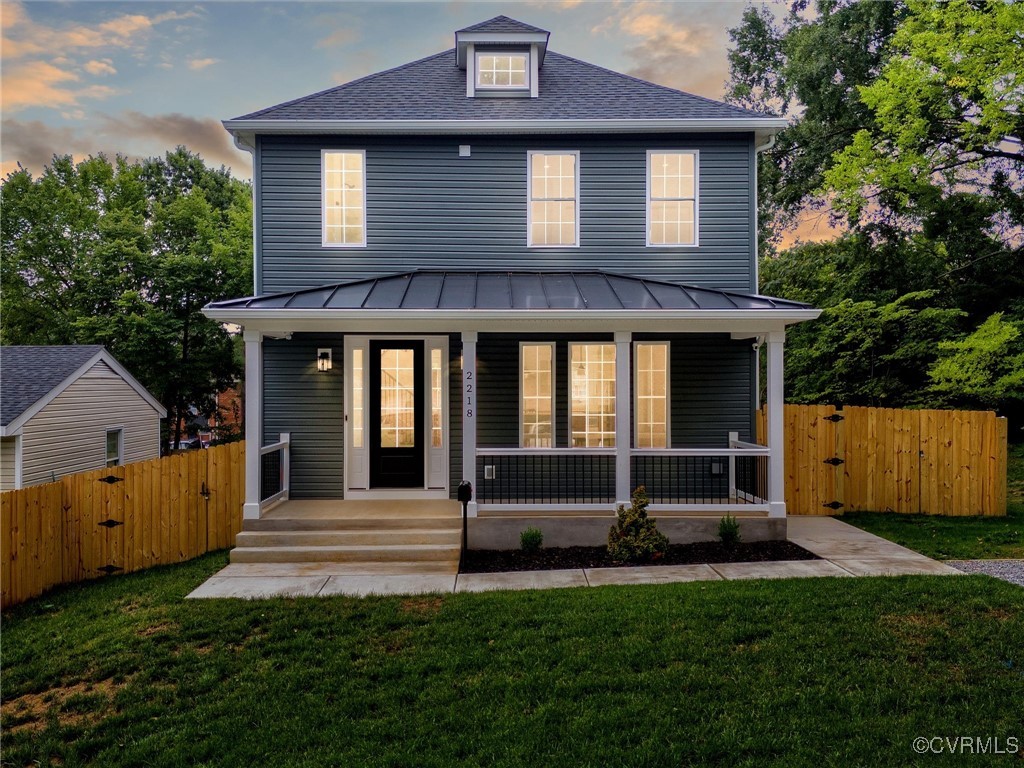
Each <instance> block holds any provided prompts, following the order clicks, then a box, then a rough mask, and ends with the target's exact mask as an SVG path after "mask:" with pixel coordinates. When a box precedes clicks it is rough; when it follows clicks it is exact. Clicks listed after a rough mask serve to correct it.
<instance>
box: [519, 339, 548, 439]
mask: <svg viewBox="0 0 1024 768" xmlns="http://www.w3.org/2000/svg"><path fill="white" fill-rule="evenodd" d="M554 362H555V345H554V344H550V343H544V344H525V343H524V344H522V345H520V347H519V380H520V389H519V391H520V392H521V393H522V402H521V407H520V429H519V434H520V444H521V445H522V447H523V448H551V447H552V446H553V445H554V443H553V442H552V437H553V434H554V431H553V428H552V424H553V419H552V414H553V413H554V387H553V379H554V367H555V366H554Z"/></svg>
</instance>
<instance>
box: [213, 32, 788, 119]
mask: <svg viewBox="0 0 1024 768" xmlns="http://www.w3.org/2000/svg"><path fill="white" fill-rule="evenodd" d="M729 119H737V120H750V119H764V120H772V121H775V122H777V121H778V117H777V116H775V115H770V114H765V113H761V112H754V111H752V110H749V109H743V108H741V107H735V106H732V105H730V104H724V103H722V102H719V101H714V100H712V99H708V98H705V97H703V96H696V95H694V94H692V93H685V92H683V91H677V90H675V89H673V88H667V87H665V86H662V85H656V84H654V83H649V82H647V81H645V80H640V79H638V78H635V77H632V76H630V75H624V74H622V73H620V72H613V71H612V70H610V69H605V68H604V67H599V66H597V65H595V64H588V63H587V62H584V61H580V60H578V59H574V58H572V57H571V56H566V55H564V54H560V53H556V52H554V51H551V50H548V51H547V54H546V57H545V59H544V66H543V67H542V68H541V70H540V83H539V92H538V95H537V97H536V98H530V99H483V98H477V99H474V98H467V97H466V73H465V71H463V70H460V69H459V68H458V66H457V65H456V50H455V49H454V48H452V49H450V50H447V51H443V52H441V53H437V54H434V55H433V56H428V57H427V58H425V59H420V60H418V61H413V62H410V63H408V64H403V65H401V66H399V67H395V68H393V69H388V70H385V71H383V72H378V73H376V74H372V75H368V76H366V77H363V78H360V79H358V80H353V81H352V82H349V83H345V84H343V85H338V86H335V87H333V88H329V89H327V90H324V91H320V92H319V93H314V94H311V95H309V96H303V97H301V98H298V99H294V100H292V101H287V102H284V103H282V104H277V105H275V106H272V107H267V108H266V109H261V110H258V111H256V112H251V113H249V114H247V115H242V116H241V117H236V118H234V120H229V121H228V123H235V122H236V121H245V120H260V121H263V120H339V121H346V120H352V121H365V120H409V121H415V120H448V121H453V120H496V121H507V120H729ZM232 127H233V128H240V127H241V126H232Z"/></svg>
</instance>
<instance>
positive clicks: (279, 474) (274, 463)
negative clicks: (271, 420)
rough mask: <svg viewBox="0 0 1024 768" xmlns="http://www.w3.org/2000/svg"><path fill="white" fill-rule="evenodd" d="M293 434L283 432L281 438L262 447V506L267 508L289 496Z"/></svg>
mask: <svg viewBox="0 0 1024 768" xmlns="http://www.w3.org/2000/svg"><path fill="white" fill-rule="evenodd" d="M290 454H291V435H290V434H289V433H288V432H282V433H281V437H280V439H279V440H278V441H277V442H276V443H272V444H271V445H265V446H263V447H262V448H260V506H261V507H263V508H265V507H268V506H270V505H271V504H273V503H274V502H276V501H280V500H282V499H287V498H288V486H289V475H290V473H291V470H290V463H291V455H290Z"/></svg>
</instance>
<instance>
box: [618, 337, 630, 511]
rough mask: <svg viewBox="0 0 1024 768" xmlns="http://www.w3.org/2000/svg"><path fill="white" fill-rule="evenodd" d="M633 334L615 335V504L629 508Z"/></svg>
mask: <svg viewBox="0 0 1024 768" xmlns="http://www.w3.org/2000/svg"><path fill="white" fill-rule="evenodd" d="M632 340H633V334H632V333H630V332H629V331H616V332H615V504H616V506H618V505H619V504H625V505H626V506H627V507H628V506H629V500H630V497H631V496H632V490H633V489H632V488H631V487H630V485H631V483H630V480H631V478H630V476H629V449H630V445H631V441H630V439H629V436H630V431H631V430H630V428H629V427H630V421H631V419H630V413H631V409H630V403H631V398H632V395H631V388H630V383H631V381H632V378H631V377H630V375H629V372H630V364H629V358H630V345H631V343H632Z"/></svg>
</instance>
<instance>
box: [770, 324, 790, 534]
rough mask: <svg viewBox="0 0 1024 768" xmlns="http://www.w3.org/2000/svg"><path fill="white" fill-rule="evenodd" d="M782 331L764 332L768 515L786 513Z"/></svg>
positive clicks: (783, 515) (783, 338)
mask: <svg viewBox="0 0 1024 768" xmlns="http://www.w3.org/2000/svg"><path fill="white" fill-rule="evenodd" d="M785 343H786V332H785V331H772V332H771V333H769V334H768V345H767V346H768V382H767V385H768V396H767V404H768V424H767V426H768V435H767V437H768V448H769V449H770V450H771V455H770V456H769V457H768V517H785V516H786V457H785V455H784V450H785V436H784V434H783V408H784V405H783V402H784V401H783V392H782V381H783V379H782V361H783V347H784V345H785Z"/></svg>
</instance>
